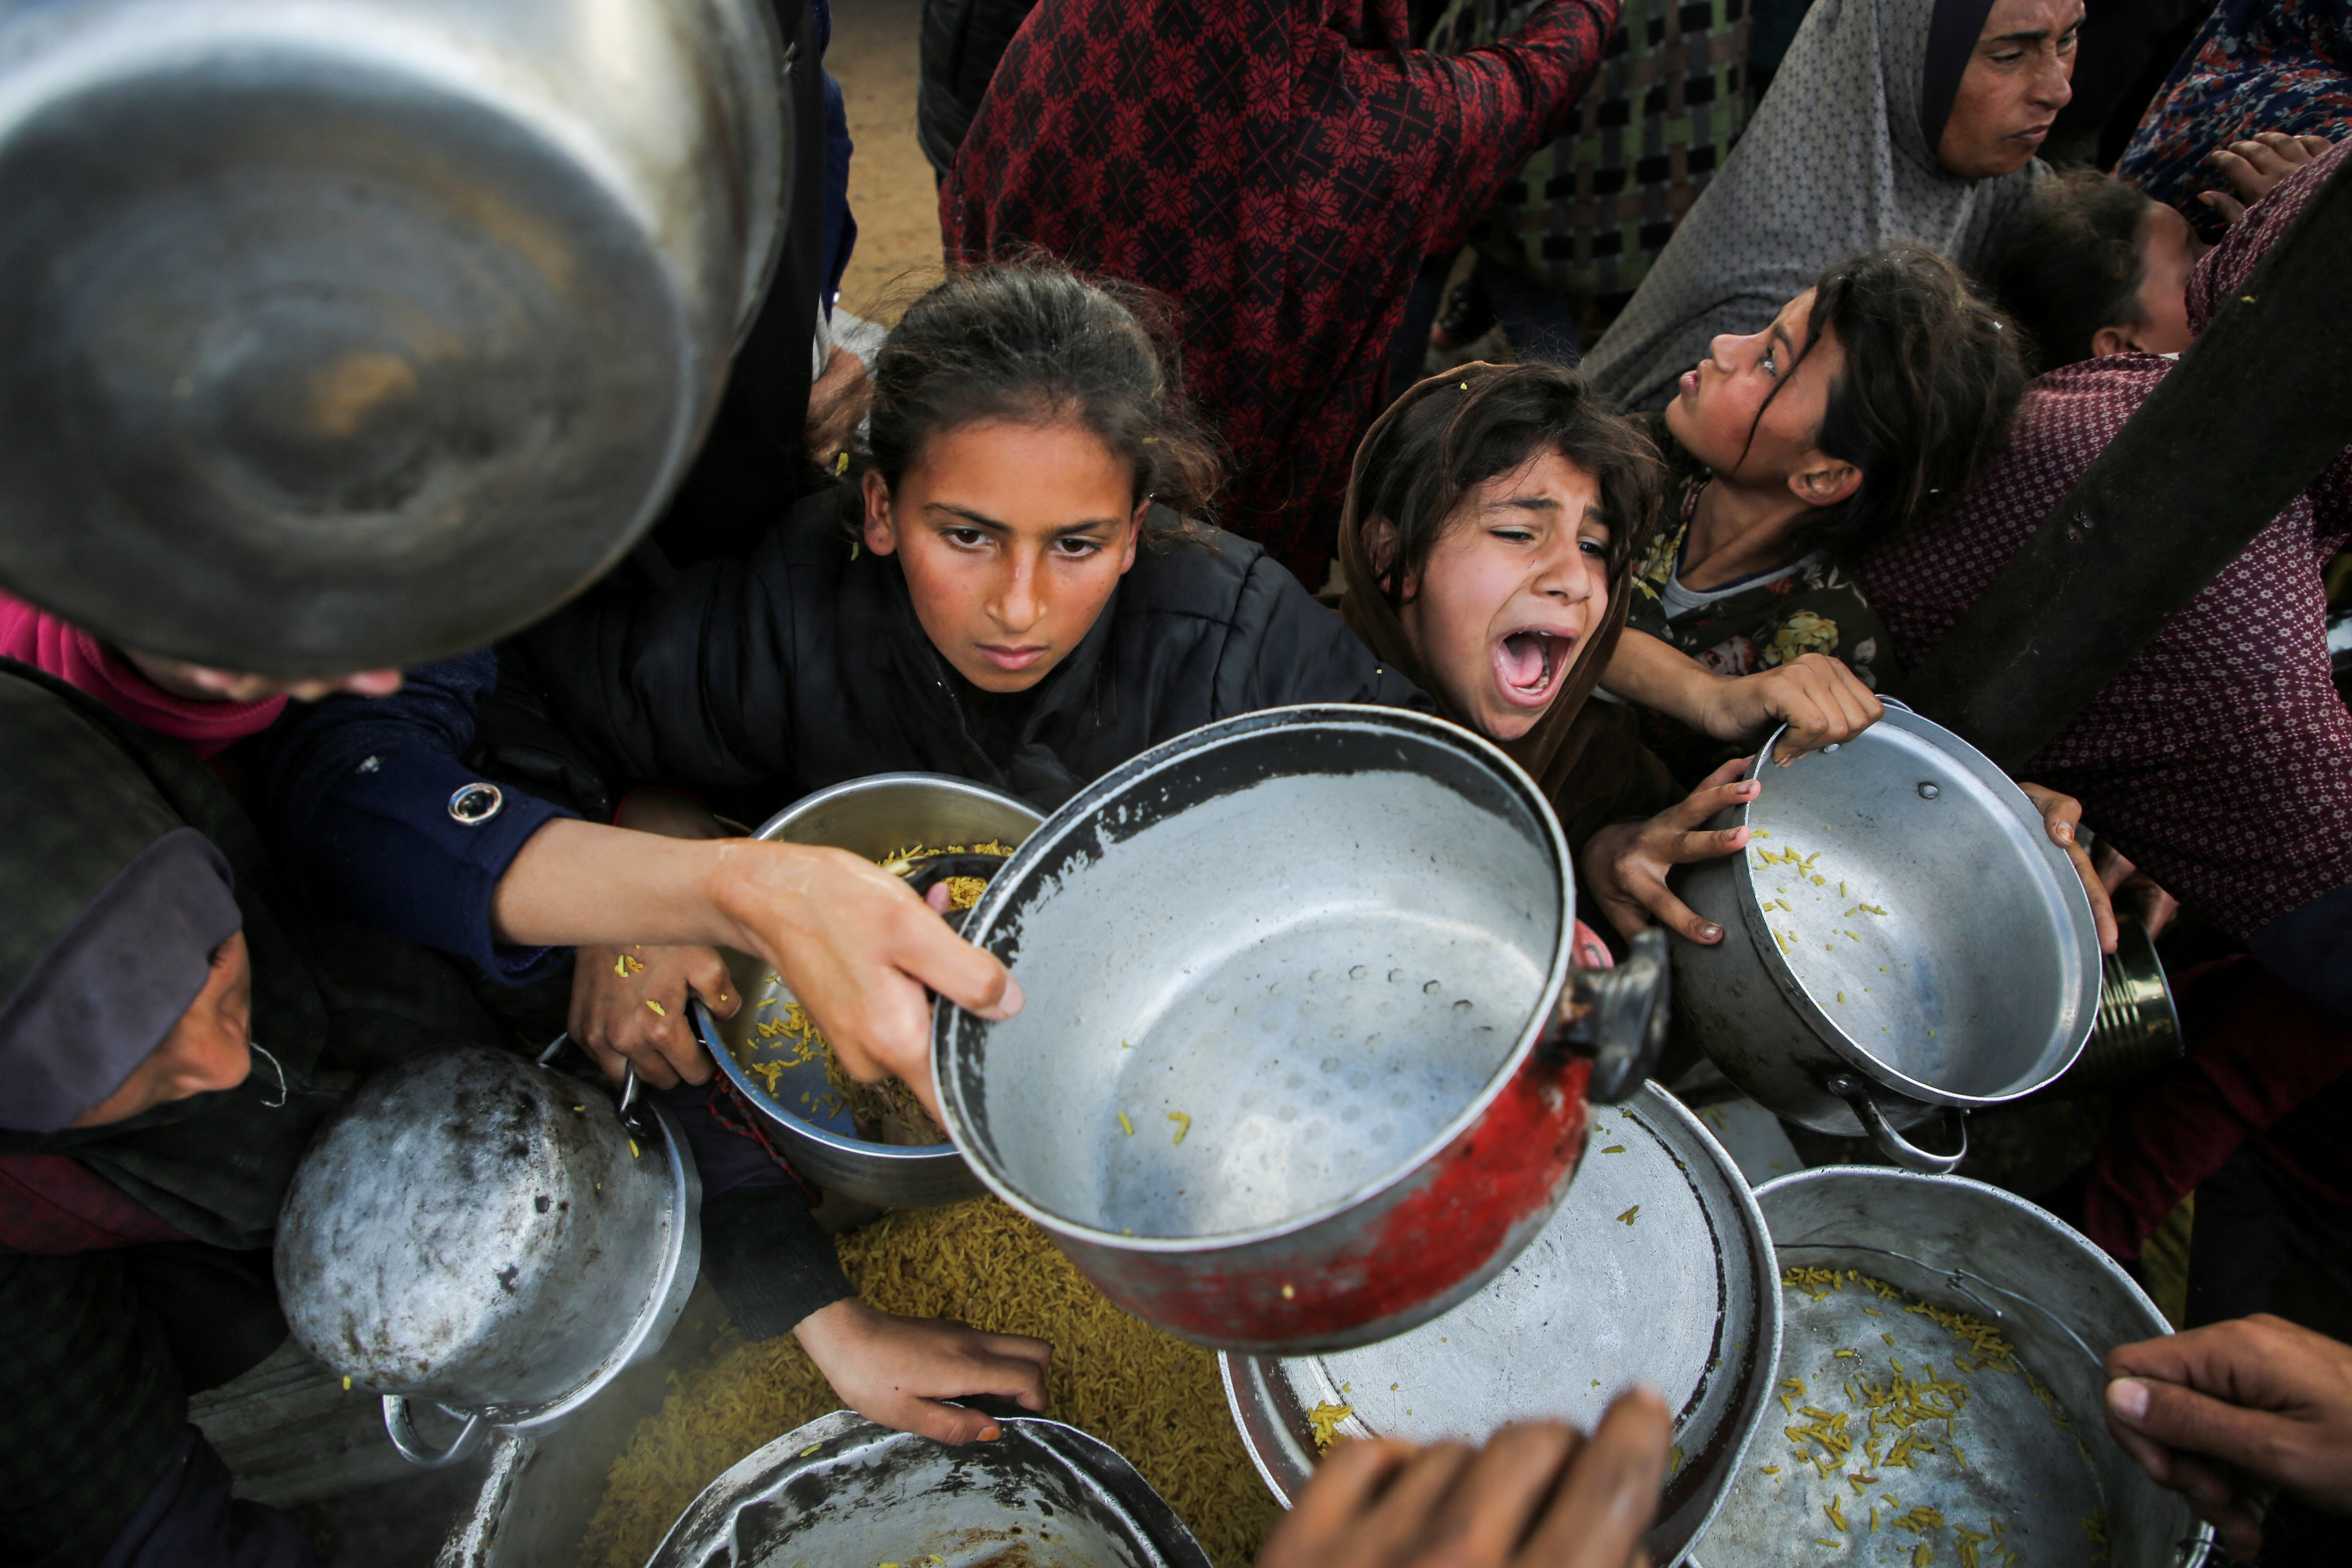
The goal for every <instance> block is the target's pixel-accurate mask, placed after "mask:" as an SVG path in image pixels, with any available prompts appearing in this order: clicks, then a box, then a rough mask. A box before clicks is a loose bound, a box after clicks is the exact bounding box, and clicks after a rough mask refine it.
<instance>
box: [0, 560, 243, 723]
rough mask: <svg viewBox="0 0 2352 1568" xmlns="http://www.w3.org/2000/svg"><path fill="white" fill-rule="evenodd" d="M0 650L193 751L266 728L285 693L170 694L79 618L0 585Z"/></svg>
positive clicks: (2, 653)
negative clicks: (216, 697) (240, 698)
mask: <svg viewBox="0 0 2352 1568" xmlns="http://www.w3.org/2000/svg"><path fill="white" fill-rule="evenodd" d="M0 655H5V656H6V657H7V658H13V659H18V660H21V661H22V662H24V663H26V664H29V665H31V666H32V667H33V668H36V669H38V670H40V671H41V672H42V673H43V674H45V675H53V676H55V677H57V679H59V680H62V681H64V682H65V683H66V684H67V685H68V686H70V687H72V688H73V689H75V690H77V691H79V692H81V693H83V694H84V695H86V696H89V697H94V698H96V699H97V700H99V701H100V702H103V703H105V704H106V705H107V706H108V707H109V708H111V709H113V710H115V711H116V712H117V713H120V714H121V715H122V716H123V717H124V718H125V719H128V720H130V721H131V722H132V723H134V724H138V725H141V726H142V727H143V728H145V729H149V730H152V731H155V732H156V733H157V734H159V735H163V736H168V737H169V738H170V739H172V740H174V741H178V742H181V743H182V744H184V745H185V746H186V747H187V748H188V750H189V751H191V752H194V753H195V754H196V756H198V757H199V758H203V757H209V756H211V755H212V754H213V753H214V752H218V751H221V750H223V749H225V748H226V747H228V746H231V745H234V744H235V743H236V742H239V741H241V740H243V739H245V737H247V735H251V734H254V733H257V731H262V730H266V729H268V727H269V726H270V725H271V724H273V723H275V722H276V721H277V720H278V714H279V713H280V712H282V711H284V710H285V707H286V699H284V698H283V697H271V698H267V699H265V700H262V701H259V702H205V701H201V700H197V699H195V698H193V697H179V696H174V695H173V693H171V692H169V691H165V690H164V689H162V688H161V687H159V686H157V685H155V683H154V682H152V681H151V680H149V679H147V678H146V677H145V676H143V675H142V674H140V673H139V670H138V668H136V667H135V666H133V665H132V664H131V661H130V660H129V659H127V658H123V657H122V655H121V654H120V653H119V652H117V651H116V650H114V649H113V648H110V647H107V646H106V645H105V644H104V643H101V642H100V641H99V640H98V639H97V638H96V637H92V636H90V635H89V633H88V632H86V631H83V630H82V629H81V628H80V627H79V626H73V625H71V624H69V623H68V622H66V621H61V620H59V619H58V617H57V616H53V615H50V614H49V613H48V612H47V611H46V610H39V609H36V608H34V607H33V606H32V605H28V604H26V603H25V602H24V601H23V600H22V599H19V598H16V597H15V596H13V595H9V594H7V593H5V591H0Z"/></svg>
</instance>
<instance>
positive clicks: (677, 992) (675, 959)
mask: <svg viewBox="0 0 2352 1568" xmlns="http://www.w3.org/2000/svg"><path fill="white" fill-rule="evenodd" d="M688 992H691V993H693V994H695V995H697V996H699V997H701V998H702V1000H703V1002H704V1004H705V1005H708V1006H709V1009H710V1010H711V1011H712V1012H713V1013H715V1014H717V1015H718V1016H719V1017H722V1018H731V1017H733V1016H735V1014H736V1012H737V1011H738V1010H739V1009H740V1008H741V1006H742V1005H743V998H742V997H741V996H740V995H739V994H737V993H736V990H735V983H734V980H733V979H732V977H731V976H730V975H729V974H728V973H727V965H726V963H724V962H723V961H722V960H721V959H720V958H719V954H718V953H717V952H715V951H713V950H712V949H710V948H707V947H583V948H580V949H578V950H576V952H575V953H574V962H573V965H572V1012H571V1016H570V1017H569V1018H568V1019H567V1020H566V1027H568V1028H569V1029H570V1030H571V1031H572V1040H573V1041H574V1042H575V1043H577V1044H578V1045H579V1046H581V1047H583V1049H585V1050H586V1051H587V1053H588V1054H589V1055H590V1056H592V1057H593V1058H596V1065H597V1066H598V1067H601V1068H604V1076H605V1077H606V1078H609V1079H612V1080H613V1081H614V1083H618V1082H620V1081H621V1075H622V1071H623V1069H624V1068H628V1067H632V1066H634V1067H635V1068H636V1069H637V1077H638V1078H639V1079H642V1080H643V1081H644V1082H645V1083H646V1086H647V1087H649V1088H652V1089H673V1088H675V1087H677V1082H678V1080H679V1079H685V1080H686V1081H687V1082H688V1083H708V1082H709V1081H710V1074H711V1072H712V1070H713V1068H712V1064H711V1060H710V1053H709V1052H708V1051H706V1050H704V1049H703V1048H702V1042H701V1041H700V1040H699V1039H698V1038H696V1037H695V1033H694V1026H693V1025H692V1023H691V1022H690V1021H689V1019H688V1015H687V1010H686V1003H687V994H688Z"/></svg>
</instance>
